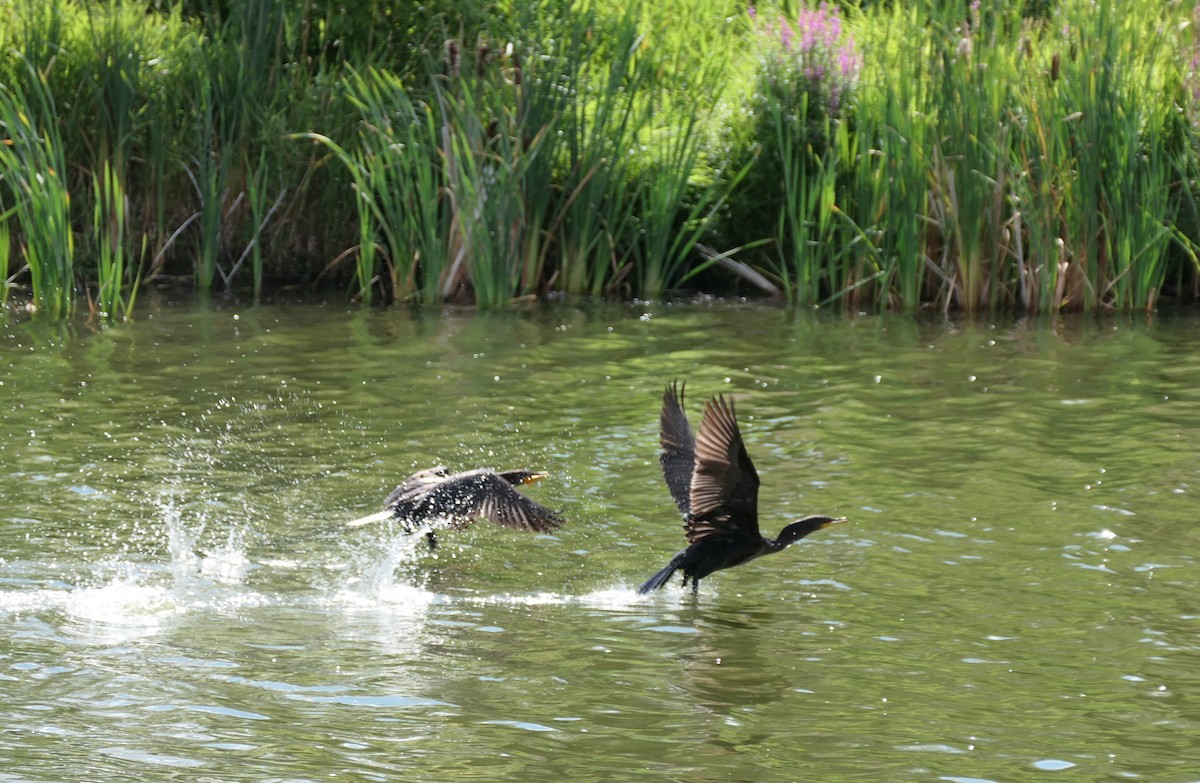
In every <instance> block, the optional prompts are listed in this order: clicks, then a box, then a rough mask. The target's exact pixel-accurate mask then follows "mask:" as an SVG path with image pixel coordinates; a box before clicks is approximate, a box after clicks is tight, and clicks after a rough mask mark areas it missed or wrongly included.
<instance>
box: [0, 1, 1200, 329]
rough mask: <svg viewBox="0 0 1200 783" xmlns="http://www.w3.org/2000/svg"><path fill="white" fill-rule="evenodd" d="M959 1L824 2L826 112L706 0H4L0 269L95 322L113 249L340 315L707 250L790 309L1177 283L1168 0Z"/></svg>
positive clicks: (965, 303)
mask: <svg viewBox="0 0 1200 783" xmlns="http://www.w3.org/2000/svg"><path fill="white" fill-rule="evenodd" d="M785 5H786V6H788V10H787V13H786V14H785V15H784V16H785V18H787V19H790V20H792V23H793V24H795V25H797V26H798V25H799V21H800V20H802V19H811V18H812V16H811V14H812V13H817V9H816V8H815V7H814V6H812V5H811V4H810V5H808V6H807V7H806V11H804V12H803V13H802V12H801V10H800V7H799V6H797V5H796V4H785ZM198 6H203V4H202V3H200V4H196V3H193V4H189V5H188V6H186V7H187V8H191V9H193V10H194V9H196V8H197V7H198ZM986 6H987V7H983V5H981V6H980V7H978V8H973V7H972V5H971V4H970V3H968V2H967V0H959V1H957V2H940V1H939V2H934V0H919V1H918V2H913V3H871V4H869V5H867V6H866V7H865V8H862V9H852V10H850V11H846V12H844V14H843V18H842V19H843V22H844V30H843V33H842V39H841V40H848V39H850V38H852V39H853V40H855V41H857V42H858V51H859V52H860V53H861V54H862V55H863V61H862V63H861V71H859V72H858V73H857V74H856V75H855V76H853V77H852V78H849V79H848V80H847V81H846V83H845V84H841V85H840V86H839V88H838V89H839V90H842V89H844V90H845V92H844V94H842V93H839V96H838V97H839V98H843V100H841V101H840V102H839V101H831V98H832V93H830V92H829V91H828V89H829V83H828V82H826V81H823V80H822V79H821V78H820V77H819V76H814V75H812V73H811V72H810V71H809V70H806V69H805V68H803V67H797V68H794V69H793V71H792V72H791V76H789V77H788V78H790V79H792V81H791V82H787V83H786V84H784V86H785V87H787V89H785V90H783V91H775V92H771V91H770V90H767V89H766V88H765V86H766V85H768V84H770V82H764V81H763V78H762V77H763V75H764V74H766V75H768V76H769V75H770V73H769V72H767V71H763V70H758V69H756V67H755V66H756V58H754V57H747V56H745V55H746V52H754V53H760V52H764V51H765V49H764V34H765V32H771V33H772V34H773V35H774V36H775V39H774V40H775V44H776V45H778V46H781V47H783V50H787V46H789V45H790V46H792V47H793V48H792V49H791V50H790V51H791V52H792V53H793V55H794V53H795V45H796V43H797V42H798V41H799V40H801V32H800V30H799V29H797V30H796V31H795V34H796V37H795V38H792V39H788V40H787V41H786V42H785V41H784V40H782V39H781V38H780V35H781V32H782V28H781V27H780V26H779V25H778V24H777V23H776V22H775V21H774V20H775V19H776V18H777V14H778V13H782V12H779V11H777V10H775V11H773V10H771V9H769V8H765V7H764V8H760V9H759V11H760V14H759V16H758V19H757V21H756V20H753V19H751V18H750V15H749V14H747V13H746V12H745V10H744V9H743V8H742V7H741V4H740V3H735V2H726V1H725V0H670V2H669V3H668V4H667V5H663V4H652V3H649V2H648V1H647V0H629V2H626V3H621V4H618V5H616V6H614V5H611V4H607V5H606V4H597V3H591V2H577V3H560V2H555V1H554V0H540V2H538V3H536V4H534V5H530V4H528V3H525V4H520V3H515V2H510V1H509V0H501V2H498V3H491V4H484V3H467V4H464V5H463V7H462V8H461V9H459V8H457V7H456V8H455V9H453V10H444V11H441V12H439V13H438V14H436V15H435V17H434V18H433V19H432V20H430V24H429V25H426V27H427V28H429V29H421V30H417V29H416V28H412V25H408V26H404V27H402V28H397V27H395V26H380V25H379V24H377V23H376V22H378V20H377V19H376V18H375V17H374V16H372V10H371V9H370V8H364V9H357V10H353V11H352V12H350V11H347V12H345V13H343V11H341V10H338V9H337V8H333V7H331V6H329V5H328V4H327V3H322V2H314V3H306V4H291V3H285V2H283V0H269V1H268V2H264V3H251V4H232V5H229V4H225V3H217V2H215V0H214V2H213V3H211V4H210V6H209V7H207V8H203V7H201V8H200V11H201V12H200V13H197V14H195V15H190V16H189V15H187V14H186V13H185V10H184V8H185V7H183V6H172V7H171V8H170V9H169V10H150V11H147V9H146V7H145V6H144V5H142V4H139V3H135V2H132V0H112V2H109V3H82V2H68V0H54V1H52V2H43V0H13V2H11V3H9V4H5V5H4V6H3V7H2V8H0V48H2V49H3V52H4V53H3V54H0V83H2V84H4V85H5V88H4V92H3V95H4V96H5V102H6V105H7V113H8V119H7V120H6V128H7V127H15V128H18V129H21V128H24V130H23V131H22V133H23V134H24V136H22V137H21V138H22V139H23V140H22V141H21V142H20V143H19V144H18V143H17V137H16V136H14V137H12V138H10V139H9V141H10V142H11V143H9V144H6V145H4V148H3V149H0V155H2V156H3V158H4V161H5V163H4V164H0V165H5V166H6V168H5V169H4V172H5V173H4V175H3V176H4V179H3V182H4V185H0V191H2V192H3V196H2V198H3V199H4V202H3V203H4V208H5V209H8V210H9V212H8V218H7V220H6V221H5V225H6V227H7V229H8V231H9V234H10V239H11V249H10V259H9V268H8V271H7V274H8V275H13V276H15V277H16V281H18V282H22V283H24V282H26V281H28V283H29V284H30V286H31V287H32V288H34V289H35V296H36V297H40V299H39V301H40V302H48V301H49V298H50V297H51V294H50V293H49V292H50V290H51V289H59V290H61V291H65V292H67V294H66V298H67V299H70V298H71V294H70V292H71V291H73V289H74V286H75V285H76V283H77V279H76V278H78V282H82V283H84V284H85V287H88V288H89V290H90V289H91V288H93V287H94V286H93V284H98V286H99V289H100V290H101V291H102V295H101V299H102V301H101V304H100V307H101V308H102V309H104V310H105V311H106V312H110V314H111V313H114V312H115V313H118V314H119V313H121V312H127V311H128V306H129V305H130V304H131V302H132V300H133V297H134V296H135V295H136V286H137V283H138V280H139V276H138V274H137V269H138V268H140V265H141V263H142V262H144V260H145V258H144V255H141V254H144V253H145V248H152V259H151V261H150V262H149V264H148V266H149V268H148V270H147V272H146V274H147V275H148V276H150V277H156V278H157V277H161V276H167V277H175V278H184V277H189V276H190V277H191V279H192V280H193V281H194V284H195V285H196V287H197V288H199V289H201V290H209V289H210V288H211V287H212V286H213V285H216V284H223V285H225V286H226V287H236V286H240V285H246V286H248V287H249V286H253V288H254V290H255V296H256V297H258V296H261V295H262V294H263V290H264V287H266V286H268V285H270V284H271V282H272V281H278V282H280V283H295V282H299V281H307V280H311V279H313V278H317V279H318V280H322V281H325V280H330V279H332V280H337V281H339V282H342V281H345V282H347V284H348V286H349V287H350V288H351V289H352V291H353V295H354V296H355V297H357V298H359V299H361V300H363V301H378V300H380V299H382V300H405V299H411V298H419V299H421V300H422V301H427V302H436V301H445V300H452V301H471V302H475V303H478V304H480V305H483V306H497V305H501V304H504V303H506V302H509V301H512V300H514V299H519V298H522V297H525V296H529V295H540V294H543V293H547V292H551V291H565V292H568V293H579V294H605V293H609V292H620V293H625V294H637V295H659V294H660V293H661V292H663V291H666V290H670V289H672V288H675V287H677V286H679V285H681V284H682V283H683V282H685V281H689V280H692V279H697V278H695V277H694V276H695V275H697V274H698V273H699V272H702V271H705V270H706V269H708V268H709V266H710V265H711V264H712V263H713V261H712V260H711V259H717V258H721V259H724V258H728V257H729V256H731V255H733V254H734V253H737V256H736V258H737V259H738V262H739V264H741V265H742V266H741V268H742V269H743V270H747V272H746V273H747V274H753V273H754V272H755V271H760V272H761V273H763V274H765V275H767V276H768V277H770V278H773V279H774V280H775V281H777V282H778V283H779V284H780V286H781V287H782V288H783V290H784V292H785V294H786V295H787V296H788V297H789V298H790V299H791V300H792V301H795V302H805V303H814V304H820V303H831V304H840V305H844V306H855V307H861V306H867V307H878V308H889V307H897V308H903V309H913V308H916V307H920V306H936V307H938V308H942V309H952V308H961V309H964V310H989V309H1005V308H1018V309H1024V310H1029V311H1053V310H1057V309H1071V308H1078V309H1098V308H1121V309H1129V308H1147V307H1153V306H1154V305H1155V303H1157V302H1159V301H1160V300H1161V298H1162V296H1163V295H1164V293H1166V294H1175V293H1178V294H1179V295H1180V296H1186V297H1194V289H1195V286H1196V281H1197V279H1198V278H1200V271H1198V270H1197V267H1196V263H1195V261H1194V258H1195V256H1196V246H1197V241H1198V239H1200V209H1198V208H1197V201H1198V200H1197V198H1196V193H1195V191H1196V187H1195V185H1194V183H1195V182H1197V181H1198V179H1200V178H1198V177H1197V165H1196V150H1197V145H1198V142H1197V138H1196V133H1195V131H1194V128H1193V127H1192V125H1191V124H1190V123H1191V122H1192V121H1194V120H1196V119H1200V109H1198V108H1197V107H1196V105H1195V104H1196V102H1197V101H1196V98H1195V95H1196V92H1197V91H1196V84H1195V83H1194V82H1195V81H1196V80H1197V79H1200V77H1197V76H1196V74H1194V73H1193V71H1195V70H1197V69H1196V68H1194V67H1193V66H1192V65H1190V63H1191V60H1192V59H1193V58H1194V57H1195V54H1196V52H1195V51H1194V49H1195V47H1196V43H1195V42H1194V41H1193V37H1194V36H1193V33H1192V30H1191V25H1192V22H1193V20H1191V19H1190V15H1189V11H1188V9H1185V8H1183V7H1182V6H1177V5H1174V4H1154V3H1150V2H1148V1H1146V0H1135V1H1134V2H1133V3H1128V4H1117V3H1116V2H1115V0H1100V2H1091V1H1090V0H1058V2H1056V3H1054V4H1053V5H1052V6H1050V7H1049V10H1048V11H1047V13H1046V14H1045V15H1043V16H1031V15H1026V14H1024V13H1023V8H1022V4H1021V3H1019V2H1002V3H991V4H986ZM805 14H808V15H807V16H806V15H805ZM764 24H767V25H774V26H772V27H769V28H767V27H764ZM409 28H412V29H409ZM815 29H816V28H811V29H810V30H809V32H812V31H813V30H815ZM825 29H828V28H825ZM348 36H351V37H352V36H358V37H356V38H353V40H352V39H351V37H348ZM447 40H453V41H456V43H455V44H454V45H453V46H451V47H450V48H443V47H444V46H445V42H446V41H447ZM836 45H837V41H835V40H833V39H830V41H829V42H827V44H826V46H827V47H834V46H836ZM13 51H18V52H21V53H23V54H24V55H25V57H26V58H27V63H28V64H27V63H26V61H24V60H22V59H20V58H19V57H17V56H15V55H13V54H11V52H13ZM826 51H832V49H827V50H826ZM764 59H768V58H765V57H764ZM831 62H832V61H831ZM805 63H807V64H808V65H811V64H812V63H811V62H810V61H804V62H802V63H801V66H802V65H804V64H805ZM30 65H32V67H30ZM760 65H761V64H760ZM776 75H778V74H776ZM780 84H781V83H779V82H776V83H775V84H774V86H776V87H778V86H779V85H780ZM788 85H790V87H789V86H788ZM787 90H791V91H790V92H788V91H787ZM47 106H53V107H55V109H56V110H57V111H53V112H51V111H48V110H47V109H46V107H47ZM22 117H23V118H25V119H22ZM49 117H54V118H55V121H48V120H47V118H49ZM26 120H27V121H28V123H29V125H28V127H26V126H25V125H24V123H25V122H26ZM18 135H20V134H18ZM299 137H303V138H307V139H316V140H320V141H322V142H323V144H322V145H299V144H296V143H295V139H296V138H299ZM731 159H733V160H736V161H737V163H736V164H731V163H730V162H729V161H730V160H731ZM329 162H333V163H335V165H328V163H329ZM31 172H42V173H43V176H42V178H41V179H38V178H37V177H36V176H34V175H32V174H31ZM46 172H49V176H47V174H46ZM18 194H20V196H19V198H18V197H17V196H18ZM31 194H32V195H31ZM68 194H69V195H70V196H73V197H74V198H73V200H72V199H71V198H68ZM44 226H50V227H51V228H50V231H49V232H47V231H46V230H45V229H44ZM117 226H119V228H114V227H117ZM35 227H36V230H35ZM99 229H103V230H99ZM114 235H119V236H120V237H121V239H120V242H119V243H117V244H114V242H113V236H114ZM701 243H704V245H703V246H702V247H701V248H699V249H698V246H699V245H700V244H701ZM76 244H77V246H78V248H79V251H78V253H76V251H75V246H76ZM710 246H711V247H710ZM701 250H702V251H703V252H700V251H701ZM93 253H94V257H93ZM76 255H78V256H79V258H80V259H85V260H84V261H82V262H79V263H76V262H75V258H74V256H76ZM702 258H707V259H710V260H707V261H705V260H701V259H702ZM64 259H70V261H69V262H68V261H65V260H64ZM351 259H352V260H353V265H351V264H350V263H349V261H350V260H351ZM343 260H346V263H343ZM18 265H19V266H18ZM52 269H53V270H55V271H53V272H51V271H50V270H52ZM322 270H324V271H322ZM118 271H119V274H117V273H118ZM713 275H714V276H706V277H703V278H699V279H701V280H703V281H704V282H705V284H708V283H710V282H712V283H714V284H717V285H719V284H720V281H719V278H717V277H715V273H713ZM115 278H120V279H121V280H122V281H123V282H122V283H121V285H122V286H123V288H122V289H120V290H121V292H120V293H118V292H117V291H116V290H115V289H114V288H113V281H114V279H115ZM130 286H133V288H130ZM114 297H117V298H114ZM121 297H124V299H121ZM103 300H107V303H105V301H103ZM121 302H124V304H121ZM39 307H41V309H42V310H43V311H45V312H47V313H48V312H50V311H51V310H54V309H56V308H57V309H58V310H61V311H62V312H69V310H70V306H69V305H66V304H60V305H54V306H51V305H50V304H39ZM122 308H124V309H122Z"/></svg>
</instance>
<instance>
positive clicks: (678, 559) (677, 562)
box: [638, 552, 683, 595]
mask: <svg viewBox="0 0 1200 783" xmlns="http://www.w3.org/2000/svg"><path fill="white" fill-rule="evenodd" d="M681 565H683V552H680V553H679V554H677V555H675V557H673V558H671V562H669V563H667V566H666V568H664V569H663V570H661V571H659V572H658V573H657V574H655V575H654V576H652V577H650V578H649V579H647V580H646V581H645V583H644V584H643V585H642V586H641V587H639V588H638V595H645V594H646V593H648V592H650V591H651V590H657V589H658V588H660V587H662V586H663V585H665V584H666V583H667V582H669V581H670V580H671V577H672V576H674V575H675V572H676V571H678V570H679V567H680V566H681Z"/></svg>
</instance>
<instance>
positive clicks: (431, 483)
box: [346, 465, 563, 549]
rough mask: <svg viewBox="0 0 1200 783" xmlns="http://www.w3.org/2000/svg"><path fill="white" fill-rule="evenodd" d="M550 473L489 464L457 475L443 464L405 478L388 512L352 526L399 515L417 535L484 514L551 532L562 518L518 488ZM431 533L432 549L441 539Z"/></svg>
mask: <svg viewBox="0 0 1200 783" xmlns="http://www.w3.org/2000/svg"><path fill="white" fill-rule="evenodd" d="M545 477H546V474H545V473H537V472H534V471H532V470H504V471H495V470H491V469H489V468H480V469H478V470H468V471H464V472H462V473H451V472H450V470H449V468H446V467H445V466H444V465H438V466H437V467H435V468H429V469H428V470H421V471H418V472H416V473H414V474H412V475H411V476H409V477H408V478H406V479H404V481H402V482H401V483H400V486H398V487H396V488H395V489H394V490H392V493H391V494H390V495H388V496H387V500H385V501H384V509H383V511H380V512H378V513H376V514H371V515H369V516H365V517H362V518H361V519H356V520H354V521H352V522H347V523H346V524H348V525H350V526H357V525H366V524H369V523H371V522H381V521H383V520H385V519H394V520H396V521H398V522H400V524H402V525H403V526H404V529H405V530H407V531H408V532H410V533H411V532H413V531H414V530H417V529H418V528H421V527H425V526H428V525H430V524H434V523H437V522H444V523H446V525H445V526H447V527H450V528H453V529H458V528H464V527H466V526H467V525H469V524H471V523H472V522H474V521H475V520H476V519H479V518H480V517H482V518H483V519H487V520H490V521H492V522H495V523H496V524H497V525H503V526H504V527H511V528H514V529H516V530H528V531H531V532H534V533H547V532H549V531H551V530H556V529H558V528H559V527H561V526H562V523H563V520H562V517H560V516H559V515H558V514H556V513H555V512H553V511H551V510H550V509H548V508H546V507H544V506H542V505H540V504H538V503H535V502H533V501H532V500H530V499H529V498H527V497H525V496H524V495H522V494H521V493H520V492H517V490H516V489H515V487H519V486H521V485H523V484H532V483H533V482H535V481H539V480H540V479H543V478H545ZM425 535H426V538H427V539H428V541H429V548H430V549H432V548H433V547H435V546H436V545H437V539H436V537H435V536H434V533H433V531H432V530H429V531H427V532H426V533H425Z"/></svg>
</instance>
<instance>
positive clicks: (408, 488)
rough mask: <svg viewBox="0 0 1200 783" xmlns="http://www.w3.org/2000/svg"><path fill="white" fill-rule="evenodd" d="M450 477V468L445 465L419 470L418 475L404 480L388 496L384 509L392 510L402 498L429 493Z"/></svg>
mask: <svg viewBox="0 0 1200 783" xmlns="http://www.w3.org/2000/svg"><path fill="white" fill-rule="evenodd" d="M449 475H450V468H448V467H446V466H445V465H438V466H436V467H432V468H426V469H425V470H418V471H417V472H416V473H414V474H412V475H411V476H409V477H408V478H406V479H404V481H401V482H400V485H399V486H397V487H396V488H395V489H393V490H392V492H391V494H390V495H388V496H387V499H386V500H384V501H383V506H384V508H390V507H391V506H392V504H394V503H396V502H397V501H399V500H400V499H401V498H404V497H406V496H409V495H413V494H418V493H421V492H425V491H428V490H429V489H430V488H431V487H435V486H437V485H438V484H440V483H442V482H443V481H445V480H446V477H447V476H449Z"/></svg>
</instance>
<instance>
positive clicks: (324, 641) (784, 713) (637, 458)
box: [0, 304, 1200, 783]
mask: <svg viewBox="0 0 1200 783" xmlns="http://www.w3.org/2000/svg"><path fill="white" fill-rule="evenodd" d="M1198 336H1200V320H1197V319H1196V318H1195V317H1188V316H1180V315H1159V316H1155V317H1152V318H1131V319H1120V320H1103V319H1100V320H1093V319H1077V320H1070V321H1021V322H998V323H994V322H969V323H963V322H955V321H945V320H938V319H932V318H929V319H914V318H910V317H906V316H883V317H852V316H847V315H821V316H818V315H814V314H811V313H796V312H790V311H784V310H779V309H775V308H770V307H760V306H753V305H703V304H689V305H674V306H668V305H654V306H645V305H642V306H639V305H620V306H595V307H581V308H545V309H534V310H530V311H528V312H518V313H508V314H475V313H470V312H460V311H454V310H444V309H429V310H419V311H411V310H404V309H397V310H380V311H374V312H368V311H361V310H346V309H344V308H341V307H316V306H311V305H305V306H299V305H295V306H274V307H261V308H257V309H249V308H247V309H239V308H237V307H234V306H231V305H222V306H218V307H216V308H214V309H196V308H193V307H190V306H176V307H164V308H161V309H157V310H153V311H146V312H143V313H141V314H140V315H139V316H138V318H137V320H136V321H134V322H132V323H129V324H125V325H119V326H116V327H113V328H108V329H103V330H98V331H93V330H89V329H86V328H83V327H82V326H76V327H61V326H59V327H55V326H53V325H49V324H47V323H43V322H32V323H30V322H23V323H15V322H12V321H8V322H0V762H2V763H0V781H38V782H41V781H84V780H87V781H107V780H141V781H167V780H188V781H232V780H245V781H329V780H345V781H466V780H480V781H572V783H576V782H586V781H748V782H749V781H753V782H758V781H772V782H773V781H819V782H820V783H844V782H845V781H887V782H889V783H899V782H901V781H939V780H942V781H954V782H956V783H986V782H987V781H993V782H994V783H1008V782H1010V781H1057V780H1062V781H1093V780H1146V781H1154V782H1155V783H1158V782H1160V781H1162V782H1166V783H1194V782H1195V781H1200V576H1198V575H1197V569H1196V565H1197V563H1196V560H1197V553H1198V552H1200V525H1198V524H1197V519H1198V517H1200V513H1198V511H1200V510H1198V507H1197V502H1196V500H1195V499H1194V497H1193V495H1192V492H1193V489H1192V486H1191V484H1192V482H1193V481H1197V480H1198V479H1197V476H1198V474H1200V466H1198V464H1197V459H1196V456H1197V450H1198V449H1197V444H1198V443H1200V404H1198V403H1200V339H1198ZM673 378H680V379H686V380H687V381H688V409H689V413H690V414H691V415H692V421H693V424H696V423H698V421H699V405H700V403H701V402H702V400H703V399H704V398H705V397H707V396H709V395H711V394H715V393H717V392H724V393H726V394H733V395H734V396H735V398H736V400H737V406H738V414H739V418H740V420H741V426H742V431H743V434H744V436H745V439H746V441H747V444H748V448H749V451H750V454H751V456H752V457H753V459H754V461H755V464H756V465H757V466H758V469H759V472H760V474H761V477H762V481H763V485H762V493H761V497H760V510H761V513H762V517H763V521H764V527H765V528H768V531H767V532H770V533H773V532H774V531H776V530H778V528H780V527H782V526H783V524H785V523H786V522H787V521H789V520H790V519H792V518H793V517H795V516H799V515H801V514H805V513H810V512H824V513H829V514H835V515H845V516H848V517H850V519H851V524H850V525H844V526H839V527H837V528H833V529H830V530H827V531H822V532H820V533H817V534H815V535H814V536H812V537H810V538H808V539H805V540H804V541H803V542H801V543H800V544H799V545H797V546H795V547H793V548H791V549H789V550H788V551H786V552H784V553H783V554H780V555H777V556H774V557H771V558H767V559H764V560H760V561H757V562H755V563H751V564H749V565H747V566H744V567H742V568H738V569H735V570H732V571H727V572H722V573H718V574H716V575H714V576H712V577H711V578H709V579H707V580H705V581H704V582H703V583H702V586H701V590H700V595H699V597H698V598H697V599H694V598H693V597H692V596H691V594H690V591H684V590H682V589H681V588H680V587H679V585H678V584H677V583H676V584H673V585H672V586H671V587H670V588H668V589H666V590H664V591H662V592H660V593H658V594H655V595H651V596H645V597H642V596H638V595H636V594H635V592H634V589H635V588H636V587H637V585H638V584H640V583H641V582H642V581H643V580H644V579H645V578H646V577H648V576H649V575H650V574H652V573H653V572H654V571H656V570H657V569H658V568H660V567H661V566H662V565H663V564H665V563H666V561H667V560H668V559H669V558H670V557H671V555H672V554H674V552H675V551H677V550H678V549H679V548H680V546H681V545H682V543H683V538H682V535H681V531H680V528H679V519H678V515H677V513H676V511H675V509H674V506H673V504H672V503H671V500H670V498H669V496H668V493H667V491H666V487H665V485H664V484H663V482H662V477H661V475H660V473H659V467H658V462H657V427H658V421H657V418H658V409H659V405H660V404H661V395H662V390H663V387H664V385H665V384H666V383H667V382H668V381H669V380H671V379H673ZM439 463H443V464H447V465H450V466H451V467H454V468H462V469H466V468H473V467H481V466H490V467H496V468H511V467H530V468H535V469H540V470H546V471H548V472H550V473H551V474H552V477H551V478H549V479H547V480H546V481H543V482H541V483H540V484H538V485H537V486H535V487H532V488H530V489H529V490H528V491H529V494H530V495H531V496H533V497H535V498H536V499H537V500H538V501H540V502H542V503H544V504H546V505H548V506H550V507H552V508H555V509H558V510H561V512H562V514H563V516H564V517H565V518H566V519H567V520H568V524H567V525H566V526H565V527H564V528H563V529H562V530H561V531H558V532H557V533H556V534H554V535H542V536H537V535H529V534H525V533H520V532H515V531H510V530H504V529H500V528H498V527H494V526H491V525H486V524H479V525H475V526H474V527H472V528H470V529H468V530H465V531H458V532H449V533H446V534H444V535H443V536H442V546H441V547H439V549H437V550H436V551H434V552H430V551H429V550H428V549H427V548H426V547H425V546H424V545H423V543H422V542H421V541H420V540H419V539H416V538H415V537H408V536H406V535H405V534H404V533H403V532H402V531H401V530H399V529H398V528H393V527H389V526H388V525H386V524H384V525H378V526H374V527H363V528H347V527H345V526H343V525H342V523H343V522H344V521H346V520H350V519H353V518H356V517H359V516H362V515H364V514H368V513H371V512H373V511H375V510H377V509H378V508H379V506H380V503H381V502H382V499H383V498H384V496H385V495H386V494H387V492H388V491H389V490H390V489H391V487H392V486H394V485H395V483H396V482H397V481H398V480H399V479H400V478H402V477H403V476H405V475H406V474H408V473H410V472H412V471H413V470H416V469H419V468H423V467H429V466H431V465H434V464H439Z"/></svg>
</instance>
